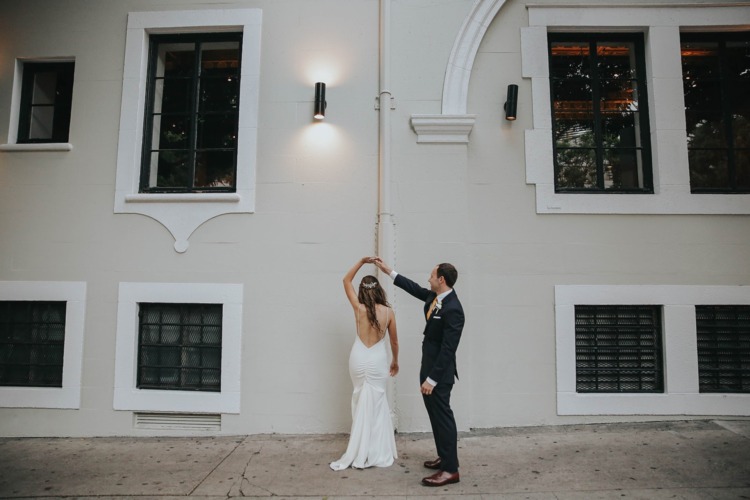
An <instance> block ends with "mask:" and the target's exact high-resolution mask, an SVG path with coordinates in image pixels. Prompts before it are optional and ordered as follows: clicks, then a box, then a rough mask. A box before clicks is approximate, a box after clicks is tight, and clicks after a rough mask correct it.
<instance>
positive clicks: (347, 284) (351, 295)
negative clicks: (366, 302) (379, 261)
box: [344, 257, 372, 309]
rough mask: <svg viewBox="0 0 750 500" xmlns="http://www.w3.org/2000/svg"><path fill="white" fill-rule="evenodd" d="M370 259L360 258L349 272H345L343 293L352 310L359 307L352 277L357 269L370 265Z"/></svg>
mask: <svg viewBox="0 0 750 500" xmlns="http://www.w3.org/2000/svg"><path fill="white" fill-rule="evenodd" d="M371 262H372V257H362V258H361V259H359V260H358V261H357V263H356V264H354V265H353V266H352V268H351V269H349V271H347V273H346V275H344V291H345V292H346V298H348V299H349V302H350V303H351V304H352V307H353V308H354V309H357V308H358V307H359V299H358V298H357V291H356V290H355V289H354V285H353V284H352V281H353V280H354V277H355V276H356V275H357V272H358V271H359V269H360V268H361V267H362V266H364V265H365V264H368V263H371Z"/></svg>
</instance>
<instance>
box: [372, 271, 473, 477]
mask: <svg viewBox="0 0 750 500" xmlns="http://www.w3.org/2000/svg"><path fill="white" fill-rule="evenodd" d="M374 262H375V265H376V266H377V267H378V268H379V269H380V270H381V271H383V272H384V273H385V274H388V275H390V277H391V278H393V283H394V284H395V285H396V286H397V287H399V288H401V289H402V290H404V291H406V292H407V293H409V294H410V295H412V296H413V297H416V298H417V299H419V300H421V301H424V317H425V321H426V324H425V328H424V339H423V340H422V367H421V369H420V371H419V380H420V382H421V384H422V386H421V392H422V399H423V400H424V405H425V408H426V409H427V415H428V416H429V417H430V424H431V425H432V434H433V437H434V438H435V447H436V448H437V453H438V457H437V458H436V459H435V460H429V461H427V462H425V463H424V466H425V467H427V468H428V469H434V470H437V471H438V472H436V473H435V474H433V475H431V476H428V477H425V478H424V479H422V484H423V485H425V486H444V485H446V484H451V483H457V482H458V481H459V475H458V452H457V440H458V436H457V431H456V420H455V418H454V417H453V410H451V405H450V400H451V390H452V389H453V383H454V382H455V379H454V377H458V371H457V370H456V349H457V348H458V343H459V341H460V340H461V332H462V331H463V328H464V310H463V307H461V302H460V301H459V300H458V296H457V295H456V292H455V291H454V290H453V285H454V284H455V283H456V279H457V278H458V271H456V268H455V267H453V266H452V265H451V264H439V265H437V266H435V268H434V269H433V270H432V273H431V274H430V280H429V283H430V289H429V290H427V289H426V288H422V287H421V286H419V285H418V284H416V283H415V282H413V281H412V280H410V279H409V278H407V277H405V276H402V275H400V274H398V273H397V272H396V271H394V270H393V269H392V268H390V267H389V266H388V265H387V264H386V263H385V262H383V261H382V260H381V259H380V258H379V257H378V258H376V259H375V261H374Z"/></svg>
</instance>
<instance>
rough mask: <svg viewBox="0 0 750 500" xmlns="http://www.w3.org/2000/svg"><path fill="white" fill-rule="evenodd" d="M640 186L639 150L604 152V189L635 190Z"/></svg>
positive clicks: (609, 150) (606, 150) (640, 165)
mask: <svg viewBox="0 0 750 500" xmlns="http://www.w3.org/2000/svg"><path fill="white" fill-rule="evenodd" d="M642 186H643V183H642V160H641V153H640V151H639V150H636V149H605V150H604V188H605V189H616V190H623V189H636V188H640V187H642Z"/></svg>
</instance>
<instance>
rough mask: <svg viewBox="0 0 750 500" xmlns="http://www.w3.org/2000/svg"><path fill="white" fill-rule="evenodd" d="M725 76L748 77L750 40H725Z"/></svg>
mask: <svg viewBox="0 0 750 500" xmlns="http://www.w3.org/2000/svg"><path fill="white" fill-rule="evenodd" d="M727 76H728V77H729V78H743V79H750V40H742V41H729V42H727Z"/></svg>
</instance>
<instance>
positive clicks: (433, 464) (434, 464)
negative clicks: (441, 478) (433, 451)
mask: <svg viewBox="0 0 750 500" xmlns="http://www.w3.org/2000/svg"><path fill="white" fill-rule="evenodd" d="M441 462H442V460H440V457H437V458H436V459H435V460H428V461H426V462H425V463H424V466H425V467H427V468H428V469H433V470H440V463H441Z"/></svg>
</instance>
